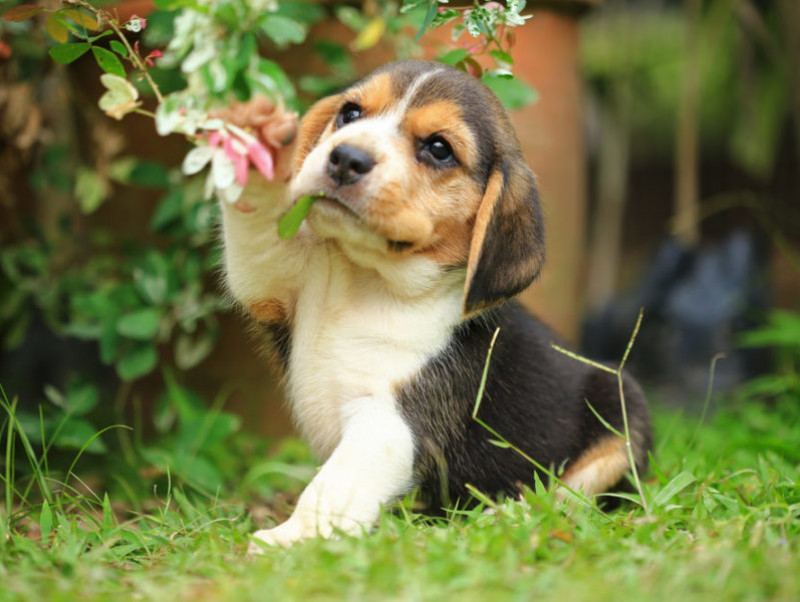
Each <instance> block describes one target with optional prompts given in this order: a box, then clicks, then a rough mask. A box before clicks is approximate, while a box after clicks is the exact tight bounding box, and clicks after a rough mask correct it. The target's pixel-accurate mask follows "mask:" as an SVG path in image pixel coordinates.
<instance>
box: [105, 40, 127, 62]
mask: <svg viewBox="0 0 800 602" xmlns="http://www.w3.org/2000/svg"><path fill="white" fill-rule="evenodd" d="M108 44H109V46H111V50H113V51H114V52H116V53H117V54H118V55H120V56H124V57H125V58H128V49H127V48H125V44H123V43H122V42H119V41H117V40H111V41H110V42H109V43H108Z"/></svg>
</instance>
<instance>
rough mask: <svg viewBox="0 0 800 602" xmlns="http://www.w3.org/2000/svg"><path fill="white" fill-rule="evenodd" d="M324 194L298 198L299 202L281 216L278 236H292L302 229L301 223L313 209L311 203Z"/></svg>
mask: <svg viewBox="0 0 800 602" xmlns="http://www.w3.org/2000/svg"><path fill="white" fill-rule="evenodd" d="M320 196H322V195H321V194H318V195H312V194H310V195H308V196H304V197H301V198H299V199H297V202H296V203H295V204H294V205H293V206H292V208H291V209H289V211H288V213H287V214H286V215H284V216H283V217H282V218H281V221H279V222H278V236H280V237H281V238H291V237H292V236H294V235H295V234H297V231H298V230H299V229H300V224H302V223H303V220H304V219H306V216H307V215H308V212H309V211H311V205H313V204H314V201H316V200H317V198H319V197H320Z"/></svg>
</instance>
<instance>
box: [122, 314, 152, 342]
mask: <svg viewBox="0 0 800 602" xmlns="http://www.w3.org/2000/svg"><path fill="white" fill-rule="evenodd" d="M162 316H163V312H162V311H161V310H160V309H156V308H146V309H140V310H138V311H134V312H132V313H129V314H127V315H124V316H122V317H121V318H120V319H119V320H118V321H117V332H118V333H120V334H121V335H122V336H125V337H128V338H131V339H136V340H138V341H149V340H151V339H154V338H155V336H156V335H157V334H158V329H159V326H160V324H161V318H162Z"/></svg>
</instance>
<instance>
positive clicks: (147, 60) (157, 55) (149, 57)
mask: <svg viewBox="0 0 800 602" xmlns="http://www.w3.org/2000/svg"><path fill="white" fill-rule="evenodd" d="M162 56H164V53H163V52H161V51H160V50H153V52H151V53H150V54H148V55H147V56H146V57H144V63H145V65H147V66H148V67H152V66H153V65H155V63H154V62H153V59H158V58H161V57H162Z"/></svg>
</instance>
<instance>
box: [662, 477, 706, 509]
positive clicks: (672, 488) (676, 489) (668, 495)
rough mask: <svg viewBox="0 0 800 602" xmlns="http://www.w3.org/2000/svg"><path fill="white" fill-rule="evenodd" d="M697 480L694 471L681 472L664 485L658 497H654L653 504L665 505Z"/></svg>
mask: <svg viewBox="0 0 800 602" xmlns="http://www.w3.org/2000/svg"><path fill="white" fill-rule="evenodd" d="M696 480H697V479H696V478H695V476H694V475H693V474H692V473H690V472H687V471H683V472H681V473H680V474H678V475H677V476H676V477H675V478H673V479H672V480H671V481H670V482H669V483H667V484H666V485H664V489H662V490H661V491H659V492H658V495H656V497H655V498H654V499H653V504H654V505H656V506H665V505H666V504H667V503H668V502H669V501H670V500H671V499H672V498H674V497H675V496H676V495H678V494H679V493H680V492H681V491H683V490H684V489H686V488H687V487H688V486H689V485H691V484H692V483H694V482H695V481H696Z"/></svg>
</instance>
